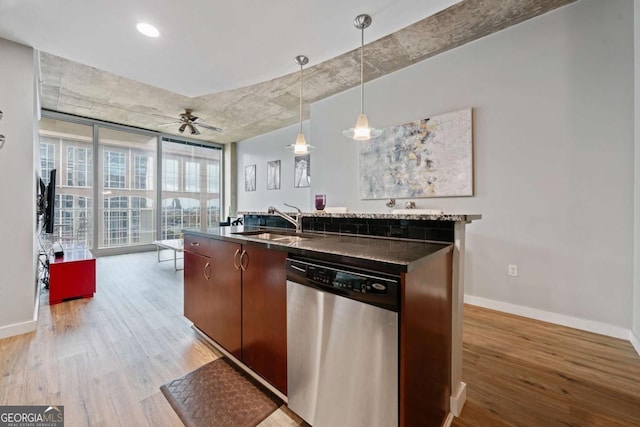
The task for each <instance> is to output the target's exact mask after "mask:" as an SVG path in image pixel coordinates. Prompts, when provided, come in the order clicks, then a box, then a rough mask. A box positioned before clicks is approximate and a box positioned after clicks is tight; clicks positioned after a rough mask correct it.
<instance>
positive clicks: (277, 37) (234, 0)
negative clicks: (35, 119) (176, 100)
mask: <svg viewBox="0 0 640 427" xmlns="http://www.w3.org/2000/svg"><path fill="white" fill-rule="evenodd" d="M458 2H459V0H428V1H425V0H270V1H259V0H230V1H224V2H223V1H219V0H218V1H212V0H191V1H189V2H184V1H177V0H109V1H99V0H64V1H53V0H0V37H2V38H5V39H9V40H12V41H15V42H18V43H22V44H25V45H28V46H33V47H34V48H36V49H39V50H41V51H43V52H48V53H52V54H54V55H57V56H60V57H63V58H67V59H70V60H72V61H75V62H79V63H82V64H86V65H90V66H92V67H95V68H98V69H100V70H104V71H107V72H110V73H113V74H116V75H118V76H122V77H126V78H129V79H133V80H137V81H140V82H143V83H146V84H149V85H152V86H156V87H159V88H162V89H166V90H169V91H171V92H175V93H177V94H180V95H184V96H188V97H196V96H201V95H205V94H212V93H217V92H222V91H227V90H232V89H237V88H239V87H243V86H249V85H253V84H256V83H259V82H263V81H268V80H271V79H274V78H277V77H280V76H283V75H286V74H289V73H291V72H294V71H295V70H297V69H298V66H297V65H296V64H295V63H294V62H293V58H294V56H296V55H298V54H306V55H307V56H309V59H310V64H309V66H312V65H315V64H318V63H320V62H323V61H325V60H328V59H330V58H333V57H336V56H338V55H341V54H343V53H345V52H348V51H350V50H353V49H355V48H357V47H358V46H359V45H360V33H359V31H358V30H356V29H355V28H354V27H353V18H354V17H355V16H356V15H358V14H360V13H368V14H369V15H371V16H372V17H373V24H372V25H371V27H369V28H368V29H367V30H365V43H369V42H371V41H373V40H376V39H379V38H381V37H384V36H386V35H389V34H391V33H394V32H396V31H397V30H399V29H401V28H404V27H406V26H408V25H410V24H412V23H414V22H417V21H420V20H422V19H424V18H426V17H427V16H430V15H432V14H434V13H436V12H438V11H440V10H443V9H446V8H447V7H449V6H451V5H453V4H455V3H458ZM138 22H148V23H151V24H153V25H155V26H156V27H157V28H158V29H159V30H160V33H161V36H160V37H159V38H156V39H152V38H147V37H145V36H143V35H141V34H139V33H138V32H137V30H136V28H135V26H136V24H137V23H138Z"/></svg>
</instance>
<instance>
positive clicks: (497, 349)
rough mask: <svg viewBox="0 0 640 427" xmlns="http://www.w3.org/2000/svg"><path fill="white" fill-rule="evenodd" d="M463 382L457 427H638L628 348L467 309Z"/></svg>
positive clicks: (634, 371) (639, 390)
mask: <svg viewBox="0 0 640 427" xmlns="http://www.w3.org/2000/svg"><path fill="white" fill-rule="evenodd" d="M463 380H464V381H465V382H466V383H467V387H468V391H467V402H466V404H465V406H464V408H463V410H462V414H461V417H460V418H458V419H456V420H455V421H454V422H453V426H455V427H476V426H492V427H493V426H496V427H502V426H532V427H535V426H541V427H542V426H544V427H553V426H603V427H612V426H636V427H637V426H640V356H638V354H637V353H636V352H635V350H634V349H633V347H632V346H631V344H630V343H629V342H628V341H623V340H619V339H615V338H609V337H605V336H602V335H596V334H591V333H588V332H582V331H578V330H575V329H571V328H565V327H562V326H557V325H552V324H550V323H544V322H538V321H535V320H530V319H525V318H523V317H518V316H512V315H509V314H505V313H500V312H496V311H491V310H486V309H483V308H479V307H474V306H469V305H467V306H465V318H464V351H463Z"/></svg>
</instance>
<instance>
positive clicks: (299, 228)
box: [267, 203, 302, 233]
mask: <svg viewBox="0 0 640 427" xmlns="http://www.w3.org/2000/svg"><path fill="white" fill-rule="evenodd" d="M284 205H285V206H288V207H290V208H294V209H295V210H297V211H298V213H297V214H296V217H295V218H293V217H292V216H291V215H287V214H286V213H284V212H280V211H279V210H278V209H276V208H274V207H273V206H269V209H268V210H267V212H268V213H270V214H272V215H273V214H275V215H278V216H279V217H280V218H283V219H286V220H287V221H289V222H290V223H291V224H293V225H295V226H296V233H301V232H302V215H300V214H301V213H302V211H301V210H300V208H297V207H295V206H293V205H289V204H286V203H284Z"/></svg>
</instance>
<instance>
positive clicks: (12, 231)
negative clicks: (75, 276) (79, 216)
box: [0, 39, 36, 338]
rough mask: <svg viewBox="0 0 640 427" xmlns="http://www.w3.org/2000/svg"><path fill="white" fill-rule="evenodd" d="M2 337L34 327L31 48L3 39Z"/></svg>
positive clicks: (0, 131)
mask: <svg viewBox="0 0 640 427" xmlns="http://www.w3.org/2000/svg"><path fill="white" fill-rule="evenodd" d="M0 58H2V60H0V110H2V111H3V113H4V118H3V119H2V120H1V121H0V134H3V135H5V137H6V138H7V141H6V143H5V145H4V148H3V149H1V150H0V195H1V196H2V203H1V204H0V236H1V238H2V242H3V244H2V245H0V338H1V337H5V336H9V335H14V334H17V333H21V332H26V331H28V330H33V329H34V328H35V322H34V321H33V317H34V286H35V270H34V268H35V263H34V242H33V236H34V233H35V179H36V178H35V169H34V156H35V153H34V147H35V142H34V126H35V124H34V91H33V84H34V60H33V58H34V57H33V50H32V49H31V48H29V47H26V46H22V45H19V44H16V43H13V42H10V41H7V40H4V39H0Z"/></svg>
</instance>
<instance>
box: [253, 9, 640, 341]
mask: <svg viewBox="0 0 640 427" xmlns="http://www.w3.org/2000/svg"><path fill="white" fill-rule="evenodd" d="M633 49H634V47H633V2H630V1H624V0H620V1H618V0H616V1H611V2H609V1H607V2H603V1H601V0H581V1H579V2H576V3H574V4H571V5H569V6H566V7H563V8H560V9H558V10H556V11H554V12H551V13H549V14H546V15H543V16H540V17H537V18H534V19H532V20H530V21H527V22H524V23H522V24H519V25H517V26H514V27H511V28H509V29H507V30H504V31H501V32H499V33H496V34H493V35H491V36H488V37H485V38H483V39H480V40H477V41H475V42H473V43H470V44H467V45H465V46H462V47H460V48H457V49H454V50H452V51H449V52H447V53H444V54H441V55H438V56H436V57H434V58H431V59H428V60H426V61H423V62H421V63H418V64H416V65H414V66H412V67H409V68H406V69H403V70H401V71H398V72H396V73H393V74H391V75H388V76H385V77H383V78H380V79H377V80H375V81H373V82H371V83H369V84H367V86H366V89H365V91H366V97H365V99H366V105H365V110H366V112H367V113H368V116H369V121H370V123H371V124H372V125H374V126H379V127H385V126H390V125H396V124H400V123H404V122H407V121H410V120H414V119H418V118H422V117H428V116H429V115H434V114H438V113H443V112H448V111H452V110H456V109H459V108H462V107H473V108H474V149H475V153H474V155H475V197H469V198H438V199H420V200H417V204H418V207H433V208H442V209H444V210H445V211H447V212H463V213H480V214H482V215H483V219H482V220H481V221H478V222H474V223H473V224H471V225H470V226H469V227H468V228H467V230H468V240H467V250H468V255H467V258H466V261H467V265H466V272H465V278H466V292H467V294H470V295H473V296H477V297H482V298H487V299H490V300H497V301H502V302H506V303H510V304H515V305H520V306H526V307H530V308H534V309H538V310H544V311H549V312H553V313H561V314H563V315H566V316H572V317H575V318H580V319H588V320H591V321H594V322H601V323H604V324H607V325H614V326H616V327H621V328H625V329H627V330H628V329H629V328H630V327H631V323H632V306H631V305H632V304H631V301H632V289H633V287H632V281H633V261H634V257H633V249H634V233H633V232H632V230H633V227H634V217H633V209H634V201H633V199H634V197H633V196H634V184H633V182H634V161H633V159H634V142H633V141H634V134H633V132H634V117H633V107H634V104H633V103H634V99H633V98H634V96H633V93H634V89H633V88H634V77H633V61H634V60H633V54H634V51H633ZM358 96H359V89H353V90H350V91H347V92H343V93H341V94H338V95H335V96H333V97H331V98H328V99H325V100H323V101H320V102H317V103H315V104H313V105H312V106H311V121H312V123H311V140H312V141H314V142H313V143H314V144H315V145H316V146H317V147H318V149H317V151H316V152H315V154H314V160H313V180H312V187H311V194H316V193H326V194H327V198H328V200H329V201H331V204H333V205H345V206H349V207H350V208H351V211H373V212H384V211H385V209H386V208H385V207H384V201H382V200H381V201H364V200H359V196H358V188H357V183H358V154H357V144H356V143H355V142H353V141H350V140H347V139H345V138H344V137H343V136H342V135H341V131H342V130H343V129H347V128H350V127H352V126H353V123H354V122H355V119H356V116H357V114H358V107H359V105H358V99H359V98H358ZM256 145H257V144H256ZM254 147H255V145H252V148H254ZM263 171H264V169H263V170H262V171H261V172H260V174H262V173H263ZM260 206H261V205H260V204H259V206H256V207H260ZM508 264H517V265H518V272H519V276H518V277H509V276H508V275H507V265H508Z"/></svg>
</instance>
